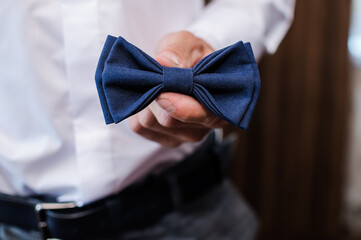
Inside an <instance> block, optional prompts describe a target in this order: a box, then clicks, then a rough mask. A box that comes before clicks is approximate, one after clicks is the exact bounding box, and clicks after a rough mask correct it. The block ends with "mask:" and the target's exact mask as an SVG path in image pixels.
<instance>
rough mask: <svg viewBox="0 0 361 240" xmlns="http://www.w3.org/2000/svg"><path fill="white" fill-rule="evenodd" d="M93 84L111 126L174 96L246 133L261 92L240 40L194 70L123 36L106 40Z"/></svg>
mask: <svg viewBox="0 0 361 240" xmlns="http://www.w3.org/2000/svg"><path fill="white" fill-rule="evenodd" d="M95 80H96V85H97V89H98V93H99V98H100V102H101V106H102V109H103V113H104V117H105V122H106V123H107V124H109V123H118V122H120V121H122V120H123V119H125V118H127V117H129V116H131V115H133V114H135V113H137V112H139V111H141V110H142V109H144V108H145V107H146V106H148V105H149V104H150V103H151V102H152V101H153V100H154V99H156V97H157V96H158V95H159V94H160V93H162V92H176V93H182V94H186V95H189V96H192V97H193V98H195V99H197V100H198V101H199V102H200V103H202V104H203V105H204V106H205V107H207V108H208V109H209V110H210V111H211V112H213V113H214V114H216V115H217V116H218V117H220V118H222V119H224V120H226V121H228V122H230V123H232V124H234V125H236V126H238V127H241V128H243V129H246V128H247V126H248V124H249V121H250V119H251V116H252V113H253V110H254V107H255V105H256V101H257V97H258V94H259V90H260V79H259V73H258V69H257V64H256V61H255V59H254V56H253V53H252V49H251V45H250V44H249V43H246V44H243V43H242V42H238V43H236V44H234V45H231V46H229V47H226V48H224V49H221V50H219V51H216V52H213V53H212V54H210V55H208V56H206V57H205V58H203V59H202V60H200V61H199V62H198V63H197V64H196V65H195V66H194V67H193V68H169V67H163V66H161V65H160V64H159V63H158V62H156V61H155V60H154V59H153V58H152V57H150V56H149V55H147V54H146V53H144V52H143V51H142V50H140V49H138V48H137V47H135V46H134V45H132V44H130V43H128V42H127V41H126V40H125V39H124V38H122V37H118V38H115V37H113V36H108V38H107V40H106V42H105V45H104V48H103V51H102V53H101V56H100V59H99V63H98V67H97V70H96V74H95Z"/></svg>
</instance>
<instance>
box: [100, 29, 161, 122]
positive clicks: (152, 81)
mask: <svg viewBox="0 0 361 240" xmlns="http://www.w3.org/2000/svg"><path fill="white" fill-rule="evenodd" d="M162 74H163V70H162V66H161V65H159V64H158V63H157V62H156V61H155V60H154V59H152V58H151V57H150V56H148V55H147V54H146V53H144V52H143V51H141V50H140V49H138V48H137V47H135V46H134V45H132V44H130V43H128V42H127V41H125V40H124V39H123V38H121V37H119V38H115V37H112V36H108V38H107V40H106V42H105V45H104V48H103V51H102V53H101V56H100V59H99V63H98V67H97V70H96V74H95V80H96V85H97V89H98V94H99V98H100V102H101V106H102V109H103V114H104V117H105V121H106V123H107V124H109V123H113V122H115V123H118V122H120V121H122V120H123V119H125V118H127V117H129V116H131V115H133V114H135V113H137V112H139V111H140V110H142V109H143V108H144V107H146V106H147V105H148V104H150V103H151V102H152V101H153V100H154V99H155V98H156V96H157V95H158V94H159V93H160V91H161V89H162Z"/></svg>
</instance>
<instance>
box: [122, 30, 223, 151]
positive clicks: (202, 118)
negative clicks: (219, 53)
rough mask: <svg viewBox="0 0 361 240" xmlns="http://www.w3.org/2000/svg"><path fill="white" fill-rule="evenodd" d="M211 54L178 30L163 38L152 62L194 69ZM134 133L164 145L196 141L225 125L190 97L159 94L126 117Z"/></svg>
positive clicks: (205, 47) (201, 44)
mask: <svg viewBox="0 0 361 240" xmlns="http://www.w3.org/2000/svg"><path fill="white" fill-rule="evenodd" d="M212 52H213V49H212V48H211V47H210V46H209V45H208V44H207V43H206V42H205V41H203V40H202V39H199V38H197V37H195V36H194V35H193V34H191V33H190V32H186V31H181V32H176V33H171V34H168V35H166V36H165V37H164V38H163V39H162V40H161V41H160V42H159V45H158V48H157V53H158V54H157V56H156V57H155V59H156V60H157V61H158V62H159V63H160V64H161V65H163V66H166V67H180V68H190V67H193V66H194V65H195V64H196V63H197V62H198V61H199V60H200V59H201V58H203V57H204V56H206V55H208V54H210V53H212ZM129 124H130V127H131V129H132V130H133V131H134V132H136V133H137V134H139V135H141V136H143V137H145V138H147V139H149V140H151V141H155V142H158V143H160V144H162V145H165V146H170V147H174V146H178V145H179V144H181V143H183V142H197V141H200V140H202V139H203V138H204V136H205V135H206V134H207V133H208V132H209V131H210V129H212V128H219V127H223V126H224V125H225V124H226V123H225V121H223V120H221V119H220V118H218V117H217V116H215V115H214V114H212V113H211V112H210V111H208V110H207V109H206V108H205V107H204V106H202V105H201V104H200V103H199V102H198V101H196V100H195V99H193V98H192V97H190V96H186V95H182V94H178V93H162V94H161V95H160V96H159V97H158V98H157V99H156V100H155V101H154V102H153V103H151V104H150V106H148V107H147V108H145V109H143V110H142V111H141V112H139V113H137V114H136V115H134V116H132V117H130V118H129Z"/></svg>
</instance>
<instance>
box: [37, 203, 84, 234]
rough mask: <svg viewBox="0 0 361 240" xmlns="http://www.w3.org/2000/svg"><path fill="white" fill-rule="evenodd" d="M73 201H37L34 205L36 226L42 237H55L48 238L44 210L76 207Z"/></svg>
mask: <svg viewBox="0 0 361 240" xmlns="http://www.w3.org/2000/svg"><path fill="white" fill-rule="evenodd" d="M76 207H77V206H76V204H75V202H64V203H56V202H55V203H37V204H36V205H35V214H36V216H37V218H38V227H39V231H40V233H41V235H42V237H43V239H57V238H49V237H50V234H49V231H48V224H47V222H46V215H45V211H47V210H61V209H70V208H76Z"/></svg>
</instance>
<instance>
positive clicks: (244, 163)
mask: <svg viewBox="0 0 361 240" xmlns="http://www.w3.org/2000/svg"><path fill="white" fill-rule="evenodd" d="M260 74H261V81H262V90H261V94H260V99H259V102H258V106H257V108H256V112H255V115H254V117H253V120H252V122H251V126H250V128H249V130H248V131H246V132H244V131H239V130H237V129H235V128H232V127H230V128H229V129H226V130H227V131H228V132H230V131H236V132H237V133H238V135H239V143H238V149H237V153H236V156H235V158H234V159H233V161H232V166H231V168H230V169H231V170H230V171H231V178H232V179H233V181H234V183H235V184H236V185H237V187H238V188H239V189H240V190H241V191H242V193H243V195H244V197H245V198H246V199H247V200H248V201H249V203H250V204H251V206H252V207H253V208H254V210H255V211H256V212H257V214H258V216H259V218H260V234H259V237H258V238H259V239H261V240H263V239H267V240H269V239H278V240H282V239H287V240H289V239H291V240H293V239H295V240H297V239H302V240H304V239H317V240H322V239H361V0H353V1H351V0H316V1H315V0H298V1H297V4H296V12H295V20H294V23H293V26H292V27H291V29H290V31H289V33H288V34H287V36H286V38H285V39H284V41H283V43H282V44H281V46H280V48H279V50H278V52H277V53H276V54H275V55H272V56H266V57H264V58H263V59H262V61H261V63H260Z"/></svg>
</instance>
